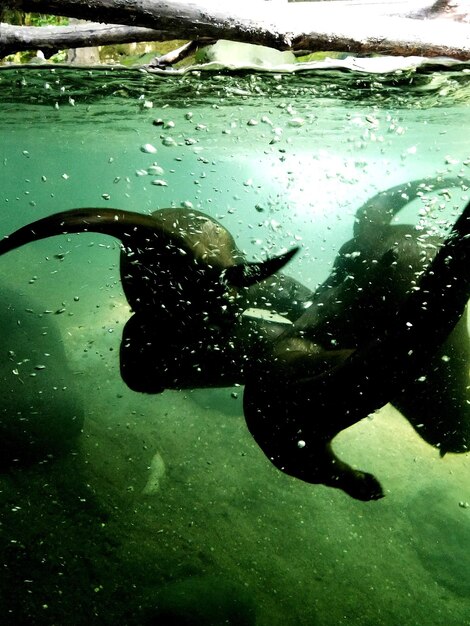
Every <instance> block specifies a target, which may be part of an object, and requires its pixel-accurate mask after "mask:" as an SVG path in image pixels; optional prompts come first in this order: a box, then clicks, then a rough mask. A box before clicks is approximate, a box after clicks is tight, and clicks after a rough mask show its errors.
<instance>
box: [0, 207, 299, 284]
mask: <svg viewBox="0 0 470 626" xmlns="http://www.w3.org/2000/svg"><path fill="white" fill-rule="evenodd" d="M82 232H95V233H102V234H105V235H110V236H111V237H115V238H116V239H118V240H119V241H120V242H121V243H122V244H123V246H124V247H125V248H126V250H129V251H132V253H133V254H134V259H138V256H139V251H145V250H147V251H149V250H152V249H155V250H162V251H164V250H165V249H166V248H167V247H175V248H177V249H179V250H183V251H184V252H186V253H189V254H191V249H190V247H189V245H188V243H187V242H186V241H185V238H184V233H181V232H180V231H177V232H172V231H171V230H170V229H169V228H168V227H166V226H164V225H162V224H160V223H158V222H157V221H156V219H155V218H154V217H153V216H152V215H144V214H142V213H134V212H132V211H123V210H120V209H97V208H84V209H71V210H69V211H62V212H60V213H55V214H54V215H50V216H48V217H44V218H42V219H40V220H37V221H36V222H33V223H31V224H28V225H27V226H23V227H22V228H20V229H18V230H16V231H15V232H13V233H12V234H10V235H8V236H6V237H4V238H3V239H2V240H0V255H2V254H6V253H7V252H10V251H11V250H15V249H16V248H19V247H21V246H24V245H25V244H28V243H31V242H33V241H37V240H39V239H46V238H48V237H53V236H55V235H64V234H69V233H82ZM297 250H298V248H294V249H292V250H290V251H289V252H287V253H285V254H281V255H279V256H276V257H272V258H269V259H267V260H266V261H261V262H259V263H249V262H246V263H240V264H236V265H235V264H234V265H231V266H230V267H221V268H220V274H221V279H222V280H223V281H225V282H226V283H227V284H229V285H233V286H235V287H249V286H251V285H253V284H255V283H258V282H260V281H262V280H264V279H266V278H268V277H269V276H271V275H272V274H274V273H275V272H277V271H279V270H280V269H281V268H282V267H284V265H285V264H286V263H288V262H289V261H290V259H291V258H292V257H293V256H294V254H295V253H296V252H297ZM136 255H137V256H136ZM147 258H148V256H147Z"/></svg>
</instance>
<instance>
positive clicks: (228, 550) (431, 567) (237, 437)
mask: <svg viewBox="0 0 470 626" xmlns="http://www.w3.org/2000/svg"><path fill="white" fill-rule="evenodd" d="M469 104H470V78H469V73H468V68H466V67H465V66H463V67H454V68H452V69H449V68H447V69H445V68H440V69H426V68H421V69H418V70H402V71H400V72H396V73H391V74H367V73H359V72H357V73H355V72H347V71H340V70H322V71H306V72H298V73H296V74H283V73H256V72H247V71H240V72H223V71H221V72H217V73H216V72H214V73H205V72H198V71H194V72H188V73H186V74H182V75H181V74H180V75H174V74H168V75H164V74H153V75H152V74H149V73H146V72H142V71H137V70H133V71H130V70H122V69H81V70H80V69H74V70H71V69H65V68H59V67H56V68H53V69H51V68H44V67H43V68H39V67H38V68H8V69H2V70H1V71H0V111H1V115H0V137H1V141H0V159H1V160H0V234H1V235H3V234H8V233H9V232H11V231H12V230H14V229H16V228H18V227H20V226H22V225H24V224H26V223H29V222H31V221H33V220H35V219H38V218H39V217H43V216H45V215H48V214H51V213H54V212H56V211H60V210H65V209H70V208H78V207H114V208H122V209H127V210H132V211H138V212H150V211H152V210H155V209H157V208H163V207H170V206H175V207H189V206H192V207H194V208H196V209H199V210H201V211H204V212H206V213H208V214H210V215H212V216H214V217H216V218H217V219H218V220H220V221H221V222H222V223H223V224H224V225H225V226H226V227H227V228H228V229H229V230H230V232H231V233H232V234H233V236H234V237H235V240H236V241H237V243H238V245H239V247H240V248H242V249H243V250H244V251H245V252H246V253H247V255H248V257H249V258H253V259H261V258H264V257H265V256H266V254H273V253H278V252H280V251H282V250H285V249H287V248H290V247H292V245H297V244H300V245H301V253H300V254H299V255H298V256H297V257H296V258H295V260H294V261H292V262H291V264H290V265H289V266H288V268H287V273H288V274H290V275H292V276H294V277H295V278H298V279H299V280H301V281H302V282H303V283H304V284H306V285H308V286H309V287H311V288H314V287H316V286H317V285H318V284H319V282H321V281H322V280H324V279H325V278H326V277H327V276H328V274H329V272H330V270H331V264H332V262H333V260H334V257H335V254H336V253H337V251H338V249H339V247H340V246H341V244H342V243H344V242H345V241H346V240H347V239H349V238H350V237H351V234H352V226H353V222H354V214H355V211H356V210H357V208H359V207H360V206H361V205H362V204H363V203H364V202H365V201H366V200H368V199H369V198H370V197H372V196H373V195H375V194H376V193H378V192H379V191H382V190H386V189H388V188H390V187H393V186H395V185H398V184H401V183H405V182H407V181H411V180H415V179H420V178H429V177H431V178H438V177H443V176H445V177H456V179H458V180H461V181H463V182H462V184H456V186H455V187H452V188H449V189H446V190H437V191H434V192H431V193H429V194H427V195H426V198H425V200H419V201H416V202H414V203H412V204H410V206H409V207H407V209H406V210H405V211H403V212H402V213H400V215H399V220H401V221H412V222H413V223H415V222H417V221H418V219H422V217H423V207H425V208H426V212H425V213H426V221H425V224H433V225H435V224H439V225H443V227H446V226H448V224H449V223H450V222H451V221H452V220H453V219H455V217H456V216H457V215H458V214H459V211H460V210H461V209H462V207H463V206H464V204H465V201H466V200H468V196H469V192H468V188H467V187H466V185H465V179H467V178H470V133H469V132H468V129H469V128H470V106H469ZM118 261H119V245H118V244H117V243H116V242H115V241H113V240H112V239H110V238H108V237H106V236H102V235H97V234H80V235H73V236H65V235H64V236H60V237H56V238H54V239H49V240H44V241H40V242H36V243H34V244H31V245H29V246H27V247H24V248H21V249H20V250H17V251H14V252H12V253H10V254H9V255H6V256H4V257H2V258H1V259H0V263H1V266H2V272H1V276H2V278H1V282H2V285H3V287H4V293H5V294H6V300H5V301H4V303H3V305H2V306H3V307H4V308H5V309H8V308H10V309H12V308H13V310H14V311H15V314H16V312H17V311H18V312H20V311H21V315H20V313H18V316H19V317H21V320H20V319H19V320H18V322H21V324H20V325H21V326H22V329H23V330H24V333H25V336H24V337H23V338H22V341H23V342H24V343H25V348H24V349H25V354H26V357H25V359H26V360H25V363H26V365H24V364H23V365H22V367H23V370H21V371H24V372H27V375H25V376H24V377H23V378H22V380H21V386H19V387H18V397H19V396H21V398H22V401H24V402H26V404H28V403H33V404H34V402H35V401H36V400H37V394H39V395H40V396H41V401H44V402H45V404H46V405H47V404H51V401H49V400H48V398H49V395H48V394H50V393H52V392H51V388H52V387H54V385H55V386H57V381H55V382H54V379H53V377H52V378H51V376H52V375H51V374H48V372H49V370H48V368H47V367H46V368H45V369H44V370H42V368H38V366H39V365H41V364H40V363H37V362H36V361H33V360H30V361H29V364H28V361H27V359H28V356H27V353H28V349H30V350H33V348H34V339H32V338H31V339H28V337H29V336H30V335H31V333H30V335H28V328H29V326H28V324H30V321H29V320H31V319H33V318H34V319H39V320H40V323H41V324H42V323H44V324H45V323H46V321H47V323H49V321H48V320H52V322H50V323H51V324H53V325H54V327H57V329H58V331H59V332H60V333H61V337H62V338H61V343H62V344H63V349H64V352H65V356H64V357H63V358H64V360H65V364H64V368H68V369H70V372H71V373H70V375H69V378H70V381H69V382H68V383H67V385H69V389H71V388H72V387H73V393H74V394H75V396H76V397H77V398H78V400H77V402H78V403H79V404H81V405H83V416H84V425H83V434H82V435H81V436H80V437H79V441H78V447H76V448H73V451H72V452H69V453H66V454H64V455H62V456H59V458H54V457H51V456H49V457H48V456H45V457H43V458H41V460H40V461H39V462H38V463H34V464H29V465H27V466H24V465H23V464H22V463H21V462H19V461H18V462H15V461H14V462H13V464H12V465H11V464H10V466H9V467H7V468H5V471H4V473H3V474H2V475H0V487H1V494H0V495H1V499H2V507H3V508H2V511H1V513H0V515H1V524H2V525H1V527H0V528H1V529H2V532H1V533H0V550H1V558H0V562H1V563H2V564H3V568H2V573H1V574H0V576H1V580H2V585H1V589H2V591H0V595H1V597H0V603H1V607H2V615H3V617H2V623H5V624H7V623H8V624H20V623H34V624H82V623H83V624H85V623H87V624H90V623H93V624H95V623H96V624H116V623H121V624H147V623H155V624H157V623H159V624H160V623H162V624H164V623H182V624H183V623H188V624H189V623H191V624H193V623H197V624H204V623H211V624H212V623H214V624H219V623H220V624H224V623H233V624H244V623H250V624H251V623H256V624H261V625H264V624H266V625H267V624H270V625H275V624H279V625H281V624H282V625H284V624H292V625H294V624H308V625H310V624H312V625H314V624H315V625H316V624H320V625H325V626H333V625H337V624H342V623H347V624H352V625H357V626H365V625H367V626H369V625H370V626H377V625H382V624H383V625H392V624H393V625H395V624H398V623H400V624H406V625H407V626H408V625H409V626H411V625H416V626H418V625H423V624H433V625H438V624H439V625H440V624H442V625H444V624H445V625H446V626H449V625H455V626H457V625H462V624H470V617H469V615H470V600H469V597H470V594H469V591H470V557H469V555H468V545H469V543H470V518H469V515H470V512H469V510H470V509H467V506H468V504H467V501H468V502H470V487H469V486H468V485H469V481H468V478H469V475H470V466H469V459H468V456H467V455H448V456H446V457H445V458H444V459H442V460H441V459H439V457H438V453H437V452H436V451H435V450H434V449H432V448H431V447H430V446H428V445H427V444H425V443H424V442H423V441H421V440H420V439H419V437H418V435H417V434H416V433H415V432H414V431H413V430H412V429H411V427H410V426H409V425H408V423H407V422H406V421H405V420H404V419H403V418H402V417H401V416H400V414H399V413H398V412H397V411H395V410H394V409H393V408H391V407H390V406H387V407H385V408H384V409H383V410H382V411H380V412H379V413H377V414H376V415H374V416H373V417H372V418H369V419H367V420H364V421H363V422H361V423H360V424H358V425H357V426H355V427H353V428H352V429H349V430H348V431H347V432H344V433H342V434H341V435H340V436H339V437H338V443H337V446H338V450H340V451H341V453H342V454H343V456H344V458H347V460H348V461H350V462H352V463H355V464H356V463H357V464H358V465H359V466H360V467H363V468H365V469H367V470H369V471H375V472H376V473H378V474H379V475H380V477H381V479H382V482H383V484H384V485H385V489H386V493H387V496H386V498H384V499H383V500H381V501H379V502H373V503H360V502H356V501H353V500H351V499H350V498H349V497H348V496H346V495H345V494H343V493H341V492H336V490H331V489H327V488H325V487H323V486H314V485H307V484H303V483H301V482H300V481H296V480H294V479H291V478H289V477H287V476H284V475H282V474H280V473H278V472H277V470H275V469H274V468H273V467H272V466H271V465H270V464H269V461H268V460H267V459H265V457H264V456H263V454H262V453H261V452H260V451H259V450H258V448H257V446H256V445H255V443H254V442H253V441H252V439H251V437H250V435H249V433H248V431H247V429H246V427H245V424H244V420H243V413H242V405H241V396H242V393H241V390H240V389H235V390H233V389H215V390H194V391H185V392H176V391H168V392H165V393H164V394H162V395H158V396H145V395H139V394H136V393H133V392H131V391H130V390H128V389H127V388H126V387H125V385H124V384H123V383H122V381H121V379H120V376H119V367H118V350H119V341H120V333H121V329H122V325H123V323H124V322H125V321H126V319H127V317H128V314H129V310H128V307H127V304H126V301H125V299H124V296H123V294H122V290H121V285H120V279H119V262H118ZM10 290H13V292H14V295H13V296H12V295H11V293H13V292H12V291H10ZM11 298H13V300H14V302H15V305H14V306H13V305H11V306H10V304H9V302H10V299H11ZM25 311H26V314H25ZM4 315H5V313H4ZM3 326H4V328H5V325H3ZM51 332H52V331H51ZM28 341H30V342H31V343H30V344H28ZM55 341H56V343H57V341H58V340H55ZM52 344H53V346H54V342H52ZM53 349H54V347H53V348H52V350H53ZM35 358H39V356H38V357H36V356H35ZM44 358H45V359H46V361H45V362H47V357H44ZM4 359H5V361H4V364H3V367H4V369H5V370H8V372H9V375H10V374H11V370H12V369H14V364H13V365H11V363H10V362H9V361H8V359H7V355H6V354H4ZM10 361H11V359H10ZM5 363H6V365H5ZM33 364H34V367H36V370H35V371H30V369H28V368H33V369H34V367H33ZM20 369H21V368H20ZM21 371H20V374H21ZM31 375H34V378H35V379H37V378H38V377H41V376H43V379H42V381H43V382H42V387H41V385H40V387H39V388H36V387H32V385H31ZM5 376H6V374H5ZM15 376H17V374H15ZM48 376H49V378H48ZM20 378H21V376H20ZM4 380H5V381H6V382H5V384H6V385H8V380H9V379H8V378H7V377H5V378H4ZM34 382H35V383H36V380H35V381H34ZM67 385H65V384H64V386H67ZM30 396H31V399H30ZM54 398H55V401H57V402H59V404H58V407H59V408H58V411H59V412H60V407H61V406H62V405H61V404H60V402H62V400H61V399H60V398H59V399H58V400H57V398H56V396H54ZM13 403H14V402H13ZM64 407H66V405H63V407H62V410H63V411H64V412H65V411H66V410H69V409H66V408H64ZM70 410H75V409H70ZM10 411H13V413H14V408H13V409H10ZM46 413H47V411H46ZM77 414H78V413H77ZM77 419H78V420H79V418H77ZM75 425H76V423H75ZM44 428H45V429H47V426H45V427H44ZM59 431H60V429H59V430H58V431H57V436H58V437H61V436H63V434H62V431H60V432H59ZM53 436H56V435H55V431H54V432H53ZM20 456H21V455H20ZM209 597H212V598H214V597H215V598H216V599H220V598H224V602H226V603H227V602H228V606H225V608H224V609H223V610H222V613H220V611H219V608H217V607H213V606H212V607H209V608H208V609H207V610H206V612H205V613H204V611H203V612H202V614H201V615H199V613H198V611H199V610H200V606H201V605H203V604H206V602H209V600H208V598H209ZM168 598H170V600H168ZM165 602H173V605H178V606H181V607H183V608H182V609H181V610H182V614H181V616H180V617H179V620H180V621H179V622H170V621H164V620H165V618H163V617H161V616H160V621H158V619H159V618H158V611H159V610H160V609H158V607H159V606H160V605H164V604H165ZM185 603H186V604H185ZM198 607H199V608H198ZM162 610H163V609H162ZM218 611H219V612H218ZM224 611H225V613H224ZM227 616H229V617H227ZM234 616H235V617H234ZM168 619H169V618H168ZM184 619H187V620H189V621H184ZM191 619H192V620H193V621H190V620H191ZM197 619H199V621H197ZM227 619H229V621H227ZM152 620H154V621H152ZM211 620H212V621H211ZM224 620H225V621H224ZM230 620H231V621H230Z"/></svg>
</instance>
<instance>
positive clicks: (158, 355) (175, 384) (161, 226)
mask: <svg viewBox="0 0 470 626" xmlns="http://www.w3.org/2000/svg"><path fill="white" fill-rule="evenodd" d="M85 231H91V232H100V233H104V234H107V235H111V236H113V237H116V238H117V239H119V240H120V241H121V243H122V252H121V262H120V265H121V280H122V286H123V290H124V293H125V295H126V297H127V300H128V302H129V304H130V306H131V308H132V310H133V312H134V314H133V315H132V317H131V318H130V320H129V321H128V322H127V323H126V325H125V328H124V331H123V341H122V343H121V374H122V377H123V379H124V381H125V382H126V383H127V384H128V385H129V387H131V388H132V389H134V390H136V391H145V392H148V393H158V392H160V391H163V389H165V388H181V387H188V386H214V385H215V386H220V385H224V384H225V385H228V384H234V383H236V382H243V369H244V367H245V364H246V363H247V362H248V360H249V358H248V356H247V355H249V354H252V353H253V351H254V352H257V351H258V350H262V349H263V348H262V346H264V342H265V341H266V340H267V339H268V337H272V334H273V332H274V333H276V334H279V333H280V332H281V331H282V327H278V326H276V325H273V324H271V325H267V324H266V323H264V322H263V321H262V320H261V321H256V320H250V319H247V318H243V319H242V318H241V317H240V314H241V313H242V312H243V311H244V310H245V309H246V308H247V307H249V306H259V304H260V303H261V304H262V305H263V306H271V307H274V308H276V309H277V310H279V309H281V310H282V312H284V314H285V315H287V317H289V318H290V319H292V320H293V319H296V318H297V317H298V316H299V315H300V313H301V312H302V311H303V310H304V307H303V304H302V303H303V302H304V301H306V300H307V298H308V297H309V296H310V295H311V293H310V291H309V290H307V289H305V288H304V287H303V286H302V285H300V284H299V283H297V282H296V281H294V280H292V279H290V278H288V277H286V276H282V275H280V276H276V277H271V276H272V275H273V274H274V273H275V272H277V271H278V270H279V269H281V268H282V267H283V266H284V265H285V264H286V263H287V262H288V261H289V260H290V259H291V258H292V256H293V255H294V254H295V252H296V249H293V250H290V251H289V252H287V253H285V254H281V255H280V256H278V257H275V258H271V259H268V260H266V261H263V262H260V263H249V262H246V261H245V259H244V256H243V254H242V253H241V251H240V250H239V249H238V248H237V246H236V244H235V241H234V239H233V237H232V236H231V234H230V233H229V232H228V231H227V229H226V228H224V227H223V226H222V224H220V223H219V222H217V221H216V220H215V219H213V218H211V217H209V216H207V215H205V214H204V213H201V212H199V211H196V210H192V209H191V210H187V209H160V210H157V211H155V212H154V213H152V214H151V215H142V214H139V213H133V212H128V211H121V210H115V209H95V208H89V209H75V210H70V211H64V212H61V213H57V214H54V215H51V216H49V217H45V218H43V219H40V220H38V221H36V222H34V223H32V224H29V225H27V226H24V227H23V228H20V229H19V230H17V231H16V232H14V233H12V234H11V235H9V236H8V237H5V238H4V239H3V240H1V241H0V254H5V253H6V252H8V251H10V250H13V249H15V248H18V247H19V246H22V245H24V244H27V243H29V242H32V241H35V240H38V239H43V238H46V237H51V236H54V235H58V234H63V233H77V232H85ZM260 282H263V285H264V286H263V287H262V288H258V287H257V285H258V284H259V283H260ZM250 287H251V288H253V289H250Z"/></svg>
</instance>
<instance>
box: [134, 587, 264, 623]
mask: <svg viewBox="0 0 470 626" xmlns="http://www.w3.org/2000/svg"><path fill="white" fill-rule="evenodd" d="M144 623H145V625H146V626H154V625H155V626H157V624H158V626H221V625H222V624H233V626H254V624H256V613H255V607H254V602H253V600H252V599H251V598H250V596H249V594H248V592H247V590H246V589H243V588H242V587H240V586H238V585H236V584H235V583H231V582H228V581H226V580H224V579H222V578H219V577H216V576H203V577H191V578H187V579H186V580H182V581H179V582H176V583H171V584H169V585H167V586H165V587H163V588H161V589H159V590H158V592H157V594H156V597H155V609H154V610H153V611H152V614H150V615H149V617H148V620H147V621H145V622H144Z"/></svg>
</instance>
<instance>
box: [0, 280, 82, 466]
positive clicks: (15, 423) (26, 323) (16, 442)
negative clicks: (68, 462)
mask: <svg viewBox="0 0 470 626" xmlns="http://www.w3.org/2000/svg"><path fill="white" fill-rule="evenodd" d="M0 289H1V293H2V300H1V303H0V328H1V329H2V332H1V334H0V355H1V360H0V387H1V395H0V458H1V459H2V461H1V462H2V464H9V463H11V462H13V461H15V462H20V463H27V462H31V461H35V460H41V459H44V458H45V457H47V456H48V455H51V454H52V455H58V454H63V453H64V452H66V451H68V450H70V449H71V447H72V446H73V444H74V442H75V441H76V439H77V437H78V436H79V434H80V432H81V429H82V426H83V406H82V403H81V400H80V397H79V395H78V393H77V386H76V381H75V379H74V374H73V372H72V371H71V370H70V368H69V366H68V363H67V359H66V355H65V351H64V348H63V345H62V338H61V335H60V332H59V328H58V326H57V324H56V322H55V319H54V318H53V317H52V316H51V315H42V314H40V313H35V311H38V312H39V311H41V310H42V309H41V307H40V306H39V305H35V304H34V303H31V301H30V300H29V299H26V298H24V297H23V296H21V295H20V294H19V293H17V292H15V291H13V290H11V289H8V288H5V287H4V286H1V288H0Z"/></svg>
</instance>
